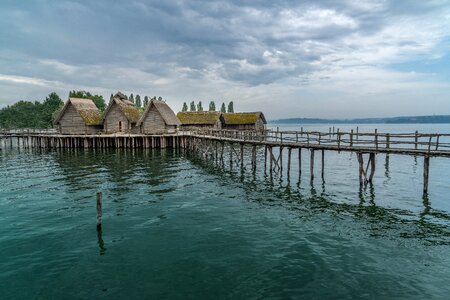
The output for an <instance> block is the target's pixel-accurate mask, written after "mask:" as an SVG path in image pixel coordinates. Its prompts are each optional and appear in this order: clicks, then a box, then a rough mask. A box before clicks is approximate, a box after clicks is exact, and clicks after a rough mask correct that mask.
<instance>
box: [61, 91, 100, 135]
mask: <svg viewBox="0 0 450 300" xmlns="http://www.w3.org/2000/svg"><path fill="white" fill-rule="evenodd" d="M53 125H54V126H55V128H57V129H58V130H59V131H60V132H61V133H68V134H85V133H96V132H98V131H100V130H101V129H102V113H101V111H100V110H99V109H98V108H97V106H95V104H94V102H93V101H92V100H91V99H84V98H69V99H68V100H67V101H66V103H65V104H64V107H63V109H62V110H61V112H60V113H59V115H58V117H57V118H56V119H55V121H54V122H53Z"/></svg>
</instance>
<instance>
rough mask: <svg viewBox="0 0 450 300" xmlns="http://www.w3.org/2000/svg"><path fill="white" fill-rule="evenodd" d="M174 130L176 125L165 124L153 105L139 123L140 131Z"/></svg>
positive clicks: (162, 131) (158, 131)
mask: <svg viewBox="0 0 450 300" xmlns="http://www.w3.org/2000/svg"><path fill="white" fill-rule="evenodd" d="M175 130H176V126H168V125H166V122H165V121H164V119H163V118H162V116H161V114H160V113H159V111H158V110H157V109H156V107H155V106H154V105H152V106H151V107H150V108H149V110H148V112H147V115H146V116H145V119H144V120H143V122H142V123H141V133H164V132H168V131H172V132H174V131H175Z"/></svg>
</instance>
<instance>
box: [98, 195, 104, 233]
mask: <svg viewBox="0 0 450 300" xmlns="http://www.w3.org/2000/svg"><path fill="white" fill-rule="evenodd" d="M102 215H103V211H102V192H97V229H101V228H102Z"/></svg>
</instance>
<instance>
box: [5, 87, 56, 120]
mask: <svg viewBox="0 0 450 300" xmlns="http://www.w3.org/2000/svg"><path fill="white" fill-rule="evenodd" d="M63 105H64V103H63V101H62V100H61V98H60V97H59V96H58V95H57V94H56V93H50V94H49V95H48V96H47V97H46V98H45V100H44V101H43V102H42V103H41V102H38V101H35V102H30V101H19V102H17V103H14V104H13V105H8V106H6V107H4V108H2V109H0V127H1V128H50V127H52V126H53V115H55V111H56V110H58V109H61V108H62V106H63Z"/></svg>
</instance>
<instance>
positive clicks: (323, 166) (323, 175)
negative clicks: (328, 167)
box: [321, 150, 325, 179]
mask: <svg viewBox="0 0 450 300" xmlns="http://www.w3.org/2000/svg"><path fill="white" fill-rule="evenodd" d="M321 167H322V172H321V173H322V179H324V178H325V150H322V165H321Z"/></svg>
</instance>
